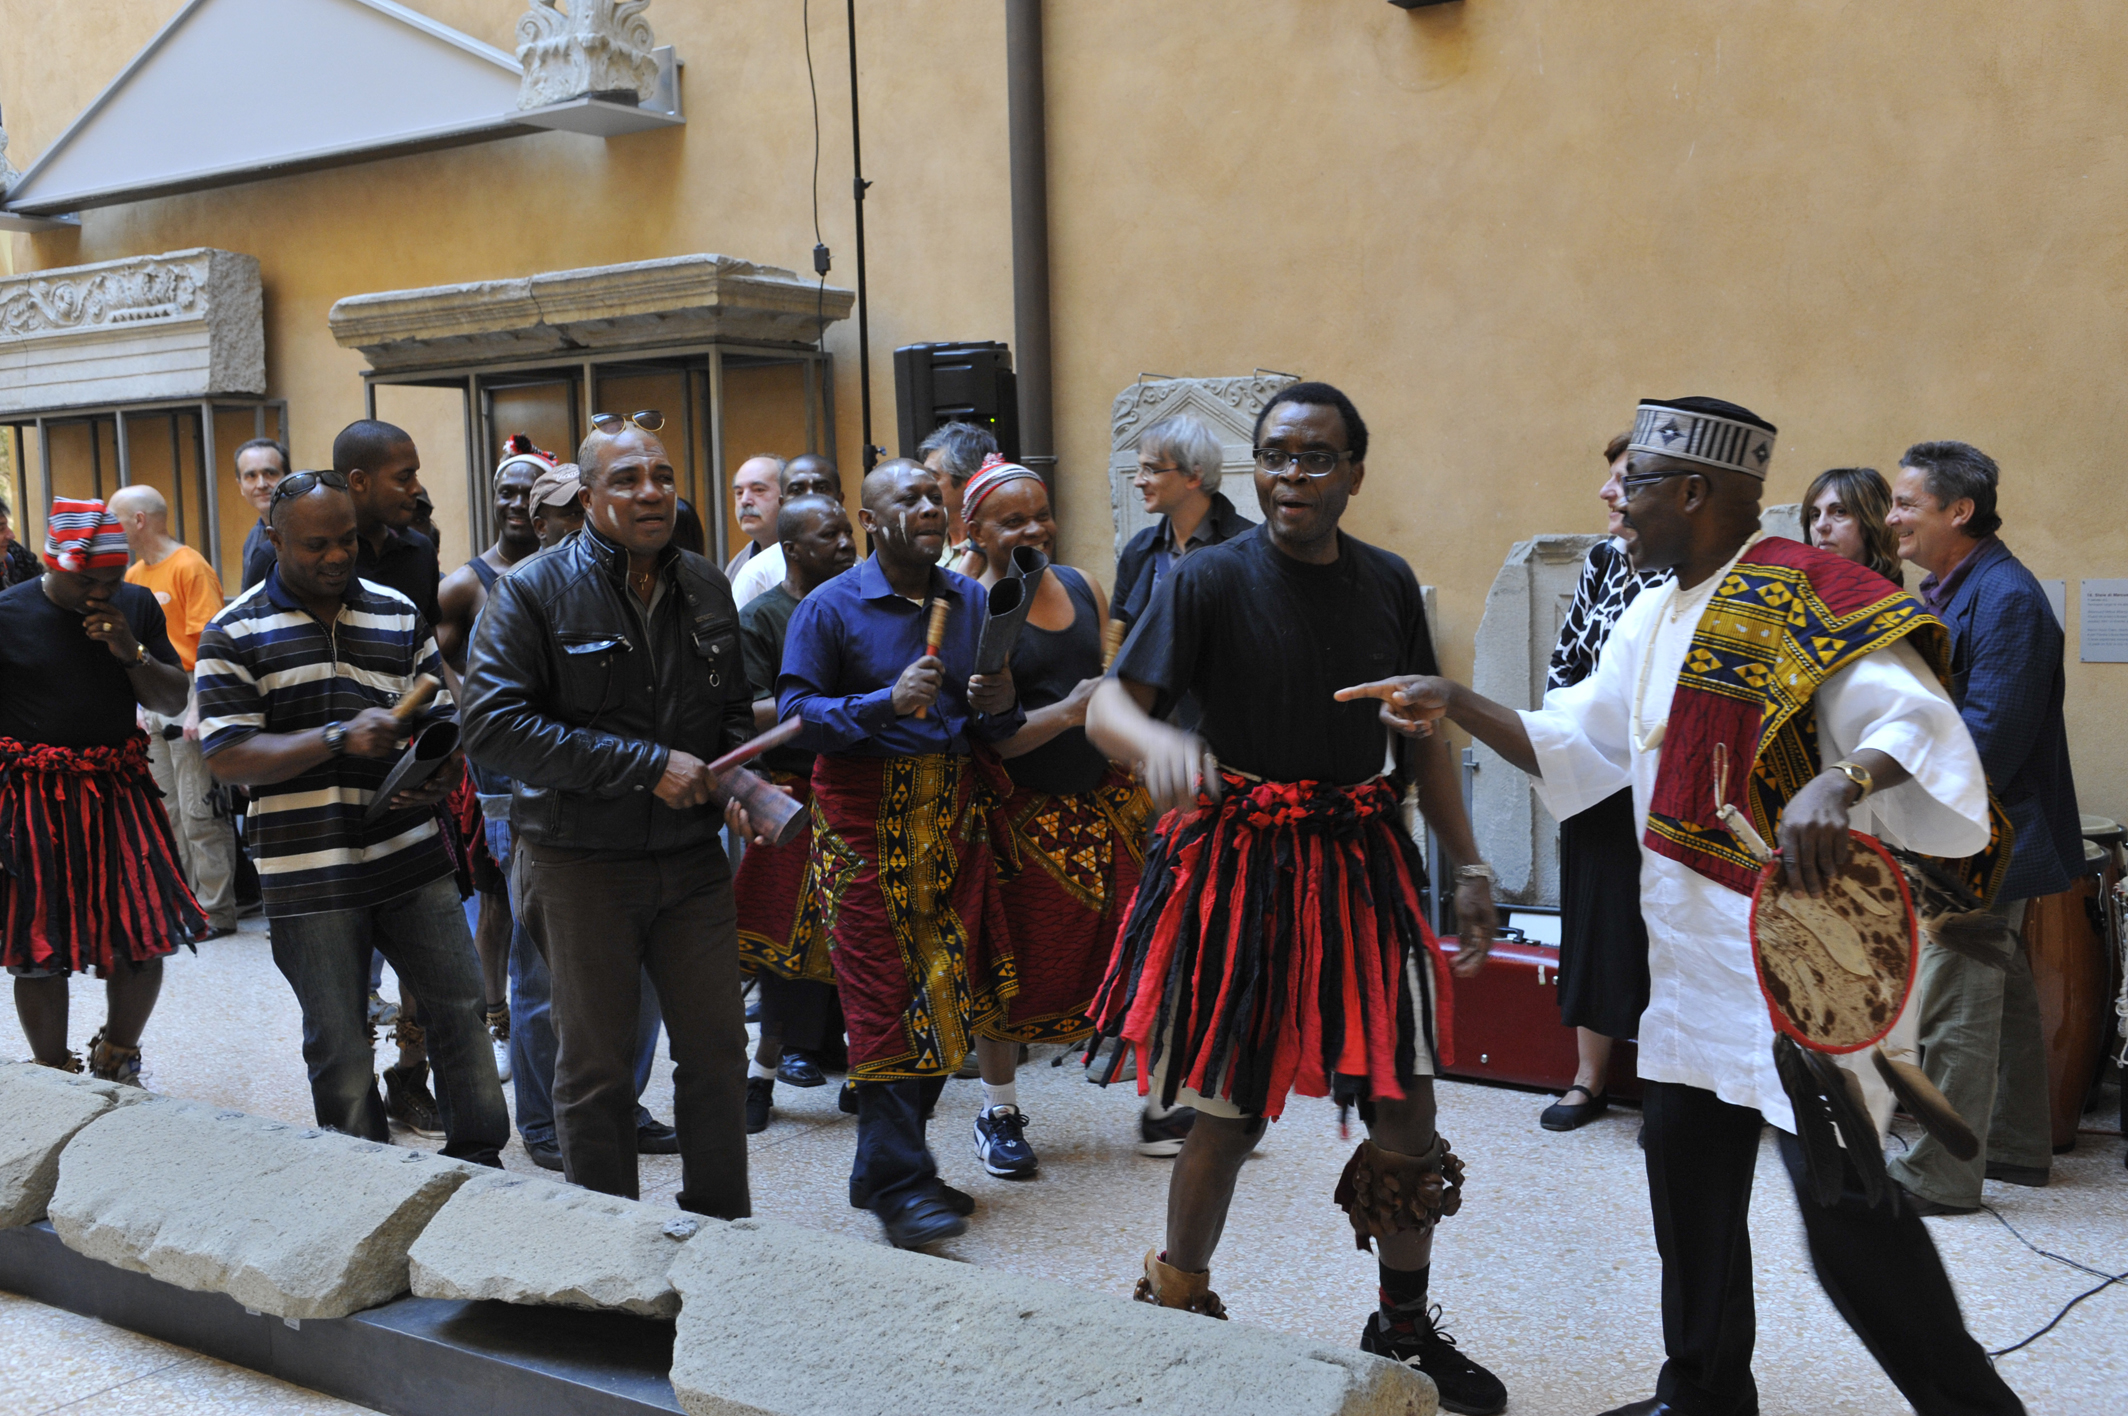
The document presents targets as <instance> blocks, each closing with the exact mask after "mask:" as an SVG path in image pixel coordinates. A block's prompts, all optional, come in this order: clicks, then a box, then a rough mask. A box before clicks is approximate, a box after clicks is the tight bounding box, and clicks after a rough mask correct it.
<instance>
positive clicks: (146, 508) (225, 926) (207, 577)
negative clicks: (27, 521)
mask: <svg viewBox="0 0 2128 1416" xmlns="http://www.w3.org/2000/svg"><path fill="white" fill-rule="evenodd" d="M110 511H111V515H112V516H114V517H116V518H117V520H118V524H119V527H120V528H121V529H122V530H124V532H125V533H126V550H127V551H128V552H129V553H130V554H131V555H132V557H133V563H132V565H130V566H129V567H127V569H126V580H127V582H128V583H129V584H133V585H138V586H140V587H141V588H142V589H144V590H147V591H149V592H150V593H152V594H153V595H154V596H155V600H156V603H157V604H159V605H161V606H162V609H163V620H164V623H165V625H166V626H167V627H168V630H169V633H170V646H171V647H172V648H173V649H175V650H177V657H178V662H179V663H181V664H182V665H183V666H184V670H185V673H186V675H187V676H189V675H190V674H191V673H192V664H193V660H194V659H195V658H197V657H198V655H199V637H200V631H201V630H203V629H205V628H206V627H207V621H209V620H211V619H213V618H214V617H215V616H216V615H218V614H220V613H221V612H222V582H221V578H220V577H219V576H217V575H216V574H215V573H214V568H213V567H212V566H210V565H208V564H207V558H206V557H205V556H202V555H201V554H200V553H199V552H198V551H195V550H193V549H192V548H191V547H190V546H188V545H186V544H185V543H184V542H182V541H179V540H177V539H176V538H175V537H173V536H171V534H170V507H169V503H167V502H165V501H164V500H163V494H162V493H161V492H158V491H156V490H155V488H153V487H150V486H144V485H135V486H131V487H120V488H119V489H118V490H117V491H116V492H114V493H112V495H111V501H110ZM142 717H143V719H144V720H145V721H146V723H147V728H148V770H149V771H150V772H152V773H154V775H155V785H156V786H157V787H159V788H161V789H162V794H163V810H164V812H165V813H167V814H168V815H169V817H170V830H171V833H172V834H173V835H175V836H176V837H177V842H178V853H179V858H180V860H181V861H182V862H183V864H184V867H185V880H186V883H187V884H189V885H191V887H192V894H193V896H194V898H196V899H197V900H198V901H199V905H200V909H201V910H203V911H205V913H206V915H207V924H208V933H207V935H206V937H207V938H209V939H220V938H222V937H223V936H224V935H229V934H234V933H236V834H235V832H234V830H233V829H232V828H231V827H230V824H229V819H228V818H227V817H226V816H221V815H217V814H216V812H215V809H214V799H213V798H212V797H210V796H209V793H210V792H211V791H212V790H213V787H214V778H213V777H212V776H210V775H209V774H208V772H207V759H206V758H205V757H203V756H201V755H200V745H199V705H198V703H197V702H194V703H192V704H189V705H188V706H187V708H186V711H185V714H184V716H183V717H181V718H165V717H163V716H162V715H161V714H160V713H153V712H143V714H142Z"/></svg>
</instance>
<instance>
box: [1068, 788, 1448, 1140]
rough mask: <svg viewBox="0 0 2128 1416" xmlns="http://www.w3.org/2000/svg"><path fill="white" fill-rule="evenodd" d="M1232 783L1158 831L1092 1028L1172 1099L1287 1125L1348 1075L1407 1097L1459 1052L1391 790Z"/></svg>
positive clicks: (1371, 1090)
mask: <svg viewBox="0 0 2128 1416" xmlns="http://www.w3.org/2000/svg"><path fill="white" fill-rule="evenodd" d="M1222 776H1223V779H1224V783H1225V787H1226V793H1225V795H1224V796H1223V797H1222V798H1221V799H1220V800H1219V801H1217V802H1213V801H1211V800H1209V799H1208V798H1205V797H1199V799H1198V802H1197V805H1196V807H1195V808H1194V809H1193V810H1189V811H1173V812H1170V813H1168V815H1167V816H1166V817H1164V818H1163V819H1162V820H1161V822H1160V824H1159V826H1158V827H1157V828H1156V829H1155V831H1154V833H1153V841H1152V844H1151V846H1150V847H1149V848H1148V850H1147V851H1146V858H1145V869H1144V873H1143V875H1142V876H1141V877H1140V879H1139V882H1138V893H1137V897H1136V898H1135V899H1134V900H1133V901H1132V903H1131V908H1130V912H1129V915H1128V917H1127V918H1126V919H1125V921H1124V925H1123V930H1122V933H1121V935H1120V936H1119V937H1118V938H1117V940H1116V948H1115V953H1114V955H1113V956H1112V958H1111V959H1110V961H1109V966H1108V974H1107V976H1106V977H1105V978H1104V979H1103V980H1102V983H1101V990H1100V992H1099V994H1098V995H1097V996H1096V998H1095V1000H1094V1018H1095V1022H1096V1023H1097V1024H1098V1025H1099V1027H1100V1030H1101V1031H1102V1032H1103V1033H1104V1034H1107V1035H1111V1036H1120V1037H1121V1038H1123V1039H1124V1041H1125V1042H1127V1043H1129V1044H1130V1045H1132V1046H1134V1047H1136V1048H1137V1049H1138V1052H1139V1058H1138V1078H1139V1083H1138V1085H1139V1089H1140V1090H1141V1091H1143V1090H1145V1089H1147V1087H1148V1086H1149V1084H1150V1082H1151V1079H1153V1078H1154V1077H1155V1076H1156V1074H1157V1075H1158V1076H1159V1077H1160V1079H1161V1087H1162V1091H1163V1096H1162V1100H1163V1102H1165V1103H1168V1104H1173V1103H1174V1101H1175V1098H1176V1095H1177V1093H1178V1091H1180V1090H1182V1089H1187V1090H1188V1091H1190V1092H1194V1093H1197V1094H1199V1095H1202V1096H1204V1097H1218V1098H1220V1099H1222V1100H1224V1101H1226V1102H1228V1103H1230V1104H1231V1106H1232V1107H1233V1108H1234V1109H1235V1110H1236V1111H1237V1112H1239V1113H1242V1114H1247V1115H1253V1116H1270V1117H1275V1116H1277V1115H1279V1113H1280V1112H1281V1111H1283V1110H1284V1108H1285V1101H1286V1096H1287V1094H1288V1093H1289V1092H1293V1091H1298V1092H1300V1093H1301V1094H1302V1095H1303V1096H1325V1095H1327V1094H1328V1093H1329V1091H1330V1088H1331V1084H1332V1082H1333V1081H1334V1079H1335V1078H1336V1077H1338V1076H1340V1075H1342V1076H1345V1077H1348V1078H1352V1079H1354V1081H1355V1082H1359V1083H1362V1084H1363V1087H1364V1090H1365V1091H1366V1093H1367V1094H1371V1095H1373V1096H1378V1097H1390V1098H1397V1097H1402V1096H1403V1095H1404V1087H1403V1084H1404V1082H1405V1081H1408V1080H1409V1079H1411V1078H1412V1077H1414V1076H1421V1075H1428V1074H1431V1073H1433V1072H1434V1071H1437V1070H1438V1069H1439V1067H1440V1066H1441V1064H1442V1063H1444V1062H1445V1061H1447V1060H1448V1058H1449V1048H1448V1045H1447V1043H1448V1039H1447V1038H1446V1037H1445V1036H1444V1035H1443V1031H1442V1030H1443V1028H1444V1027H1445V1020H1446V1019H1447V1017H1448V1016H1449V1012H1448V1009H1447V1008H1446V1007H1445V1006H1441V1005H1442V1002H1443V1000H1445V998H1446V996H1447V990H1448V987H1449V983H1448V970H1447V965H1446V962H1445V960H1444V959H1443V958H1442V957H1441V954H1440V951H1439V950H1438V948H1437V947H1436V946H1435V942H1434V938H1433V933H1432V931H1431V930H1429V929H1428V928H1427V927H1426V922H1425V920H1424V918H1423V916H1422V914H1421V912H1420V907H1419V881H1420V880H1421V878H1422V877H1423V875H1424V869H1423V867H1422V866H1421V864H1420V862H1419V856H1418V848H1417V847H1416V846H1415V845H1414V844H1413V843H1412V840H1411V838H1410V837H1409V836H1408V835H1406V834H1405V832H1404V830H1403V828H1402V824H1401V822H1400V820H1399V817H1398V812H1397V805H1398V803H1397V795H1396V793H1395V791H1394V790H1392V789H1391V787H1390V785H1389V783H1388V782H1387V780H1385V779H1383V778H1376V779H1374V780H1373V781H1369V782H1366V783H1363V784H1361V785H1359V786H1356V787H1341V786H1336V785H1333V784H1330V783H1325V782H1265V781H1258V780H1255V779H1252V778H1249V777H1245V776H1243V775H1241V774H1239V773H1235V772H1227V773H1223V774H1222ZM1170 1053H1172V1055H1169V1054H1170Z"/></svg>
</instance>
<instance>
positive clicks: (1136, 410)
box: [1108, 369, 1293, 556]
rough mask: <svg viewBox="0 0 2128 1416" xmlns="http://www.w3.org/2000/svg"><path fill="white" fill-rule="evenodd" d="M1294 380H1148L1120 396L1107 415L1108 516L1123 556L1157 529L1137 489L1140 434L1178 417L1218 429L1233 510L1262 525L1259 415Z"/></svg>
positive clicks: (1263, 374) (1222, 474)
mask: <svg viewBox="0 0 2128 1416" xmlns="http://www.w3.org/2000/svg"><path fill="white" fill-rule="evenodd" d="M1292 382H1293V377H1292V375H1290V374H1276V373H1271V372H1269V371H1267V370H1262V369H1259V370H1257V371H1256V372H1255V373H1253V374H1249V375H1246V376H1243V377H1240V378H1218V379H1182V378H1164V377H1162V376H1160V375H1158V374H1149V375H1145V376H1143V377H1141V378H1140V379H1139V380H1138V381H1137V382H1136V383H1134V384H1132V385H1131V386H1130V387H1129V388H1126V389H1124V390H1123V391H1122V392H1121V393H1119V394H1117V395H1116V401H1115V403H1114V404H1112V405H1111V406H1110V408H1109V414H1108V448H1109V451H1108V493H1109V511H1110V513H1111V515H1112V516H1113V518H1114V521H1115V527H1116V554H1117V555H1119V556H1120V555H1122V554H1123V546H1124V543H1125V542H1127V541H1129V540H1130V538H1131V537H1133V536H1135V535H1137V534H1138V532H1140V531H1141V530H1143V529H1144V528H1146V527H1148V526H1150V525H1152V524H1153V517H1152V516H1150V515H1149V514H1147V512H1146V510H1145V499H1144V498H1143V497H1141V496H1139V495H1138V489H1137V488H1136V487H1134V486H1133V485H1131V483H1132V479H1133V478H1135V477H1136V476H1137V475H1138V435H1139V434H1140V433H1143V432H1144V431H1145V430H1146V429H1147V428H1150V427H1151V426H1152V425H1153V424H1155V423H1157V422H1159V421H1160V420H1161V419H1163V418H1171V417H1173V416H1175V415H1176V414H1178V413H1188V414H1190V415H1192V416H1193V417H1196V418H1199V419H1201V420H1203V422H1204V424H1205V425H1206V426H1207V427H1209V428H1210V429H1211V430H1212V435H1213V436H1214V437H1216V438H1218V439H1219V452H1220V456H1219V490H1220V491H1222V492H1225V493H1226V495H1227V500H1228V501H1230V502H1232V503H1234V510H1236V511H1238V512H1240V513H1241V514H1242V515H1243V516H1244V517H1247V518H1248V519H1249V520H1251V521H1258V522H1260V521H1262V520H1263V508H1262V507H1261V506H1259V505H1257V501H1256V487H1255V482H1254V478H1255V473H1256V462H1255V454H1254V451H1253V448H1254V435H1255V431H1256V415H1257V413H1258V412H1260V411H1261V410H1262V408H1263V406H1264V405H1265V404H1266V403H1269V402H1270V401H1271V395H1272V394H1274V393H1277V392H1278V391H1279V390H1280V389H1282V388H1284V387H1285V386H1286V385H1287V384H1289V383H1292Z"/></svg>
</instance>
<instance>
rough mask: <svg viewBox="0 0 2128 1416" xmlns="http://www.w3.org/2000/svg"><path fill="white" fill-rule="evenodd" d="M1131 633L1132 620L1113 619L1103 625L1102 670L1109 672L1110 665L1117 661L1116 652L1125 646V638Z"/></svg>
mask: <svg viewBox="0 0 2128 1416" xmlns="http://www.w3.org/2000/svg"><path fill="white" fill-rule="evenodd" d="M1129 633H1130V621H1128V620H1119V619H1112V620H1110V621H1109V622H1108V623H1107V624H1105V625H1103V626H1102V627H1101V672H1102V673H1104V674H1105V673H1107V672H1108V667H1109V665H1111V664H1113V663H1115V662H1116V654H1117V652H1118V651H1119V650H1121V649H1122V648H1123V638H1124V636H1125V635H1127V634H1129Z"/></svg>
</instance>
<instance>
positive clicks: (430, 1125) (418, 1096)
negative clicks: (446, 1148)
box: [384, 1066, 443, 1136]
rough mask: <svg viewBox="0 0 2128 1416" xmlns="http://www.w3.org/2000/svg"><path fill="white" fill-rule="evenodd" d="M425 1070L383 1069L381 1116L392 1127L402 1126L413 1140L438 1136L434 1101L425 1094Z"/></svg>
mask: <svg viewBox="0 0 2128 1416" xmlns="http://www.w3.org/2000/svg"><path fill="white" fill-rule="evenodd" d="M426 1070H427V1069H426V1068H421V1069H416V1068H413V1067H398V1066H393V1067H387V1068H385V1069H384V1114H385V1116H386V1117H387V1118H389V1119H390V1120H391V1122H392V1124H393V1125H395V1126H404V1127H405V1128H406V1129H407V1130H409V1131H412V1132H413V1133H414V1134H415V1135H417V1136H440V1135H442V1134H443V1122H442V1121H441V1120H439V1119H438V1118H437V1115H436V1098H435V1097H434V1096H433V1095H431V1094H430V1092H429V1083H428V1078H427V1077H425V1076H423V1075H422V1073H423V1072H424V1071H426Z"/></svg>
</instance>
